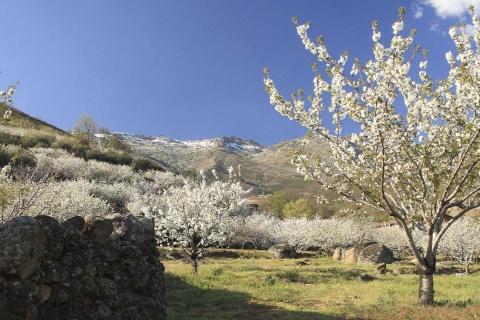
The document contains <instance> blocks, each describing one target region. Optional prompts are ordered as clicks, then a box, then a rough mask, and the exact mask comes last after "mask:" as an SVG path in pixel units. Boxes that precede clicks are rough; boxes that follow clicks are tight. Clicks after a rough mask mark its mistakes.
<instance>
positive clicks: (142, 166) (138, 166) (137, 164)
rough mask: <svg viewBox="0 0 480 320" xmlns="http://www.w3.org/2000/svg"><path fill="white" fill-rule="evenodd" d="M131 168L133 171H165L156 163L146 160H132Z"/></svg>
mask: <svg viewBox="0 0 480 320" xmlns="http://www.w3.org/2000/svg"><path fill="white" fill-rule="evenodd" d="M132 168H133V170H135V171H146V170H158V171H165V169H164V168H163V167H162V166H161V165H160V164H159V163H158V162H155V161H153V160H151V159H147V158H135V159H133V161H132Z"/></svg>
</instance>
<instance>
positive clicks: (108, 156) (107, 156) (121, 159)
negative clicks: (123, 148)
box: [85, 149, 133, 165]
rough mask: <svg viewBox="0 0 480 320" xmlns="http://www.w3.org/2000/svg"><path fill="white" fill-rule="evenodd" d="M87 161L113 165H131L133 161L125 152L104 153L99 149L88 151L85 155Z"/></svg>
mask: <svg viewBox="0 0 480 320" xmlns="http://www.w3.org/2000/svg"><path fill="white" fill-rule="evenodd" d="M85 159H87V160H97V161H103V162H108V163H111V164H119V165H130V164H131V163H132V161H133V158H132V156H130V155H129V154H127V153H123V152H112V151H107V152H103V151H101V150H97V149H88V150H87V151H86V154H85Z"/></svg>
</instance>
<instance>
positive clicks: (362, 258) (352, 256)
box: [332, 242, 393, 264]
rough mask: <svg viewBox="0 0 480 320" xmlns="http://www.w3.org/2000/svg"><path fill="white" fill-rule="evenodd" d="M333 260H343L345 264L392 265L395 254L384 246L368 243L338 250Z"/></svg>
mask: <svg viewBox="0 0 480 320" xmlns="http://www.w3.org/2000/svg"><path fill="white" fill-rule="evenodd" d="M332 258H333V259H334V260H341V261H342V262H343V263H356V264H379V263H392V262H393V252H392V250H390V249H388V248H387V247H385V246H384V245H382V244H379V243H375V242H366V243H360V244H358V245H356V246H355V247H351V248H348V249H343V248H336V249H335V251H334V254H333V257H332Z"/></svg>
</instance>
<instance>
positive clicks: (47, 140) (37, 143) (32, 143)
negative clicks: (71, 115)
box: [22, 133, 56, 148]
mask: <svg viewBox="0 0 480 320" xmlns="http://www.w3.org/2000/svg"><path fill="white" fill-rule="evenodd" d="M55 140H56V138H55V136H53V135H50V134H45V133H30V134H27V135H25V136H23V137H22V146H23V147H24V148H33V147H37V148H39V147H40V148H50V147H51V146H52V144H53V143H54V142H55Z"/></svg>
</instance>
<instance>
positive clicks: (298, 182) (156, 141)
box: [115, 132, 318, 195]
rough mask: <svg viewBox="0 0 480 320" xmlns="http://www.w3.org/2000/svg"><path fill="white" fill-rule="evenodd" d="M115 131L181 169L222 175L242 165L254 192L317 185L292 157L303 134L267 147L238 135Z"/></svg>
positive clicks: (148, 153)
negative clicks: (210, 136)
mask: <svg viewBox="0 0 480 320" xmlns="http://www.w3.org/2000/svg"><path fill="white" fill-rule="evenodd" d="M115 135H117V136H118V137H119V138H121V139H122V140H123V141H124V142H125V143H127V144H128V145H129V146H130V147H131V148H132V149H133V150H134V151H135V152H137V153H140V154H144V155H146V156H148V157H150V158H153V159H155V160H157V161H159V162H160V163H162V164H163V165H164V166H165V167H167V168H169V169H171V170H174V171H177V172H181V173H188V172H192V171H196V172H198V171H200V170H204V171H205V172H207V171H210V170H212V169H215V170H216V171H217V172H218V173H219V174H220V175H226V174H227V172H228V167H230V166H233V167H234V168H237V167H238V166H239V165H240V166H241V169H240V172H241V177H242V181H243V182H244V183H245V184H246V185H247V186H248V187H249V188H251V189H252V191H251V193H252V194H253V195H261V194H268V193H271V192H273V191H276V190H290V191H291V192H297V193H298V192H299V189H301V190H303V191H305V190H308V189H310V187H312V185H315V184H314V183H313V182H311V181H304V179H303V176H301V175H299V174H298V173H297V172H296V169H295V167H294V166H293V165H292V164H291V161H290V159H291V152H292V151H293V150H295V148H298V146H299V145H300V144H301V143H300V140H301V139H300V138H299V139H294V140H289V141H283V142H281V143H279V144H277V145H274V146H270V147H264V146H261V145H260V144H258V143H257V142H255V141H252V140H245V139H240V138H236V137H223V138H215V139H205V140H189V141H181V140H176V139H171V138H168V137H165V136H157V137H151V136H144V135H137V134H130V133H123V132H117V133H115ZM315 187H317V188H318V186H316V185H315Z"/></svg>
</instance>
